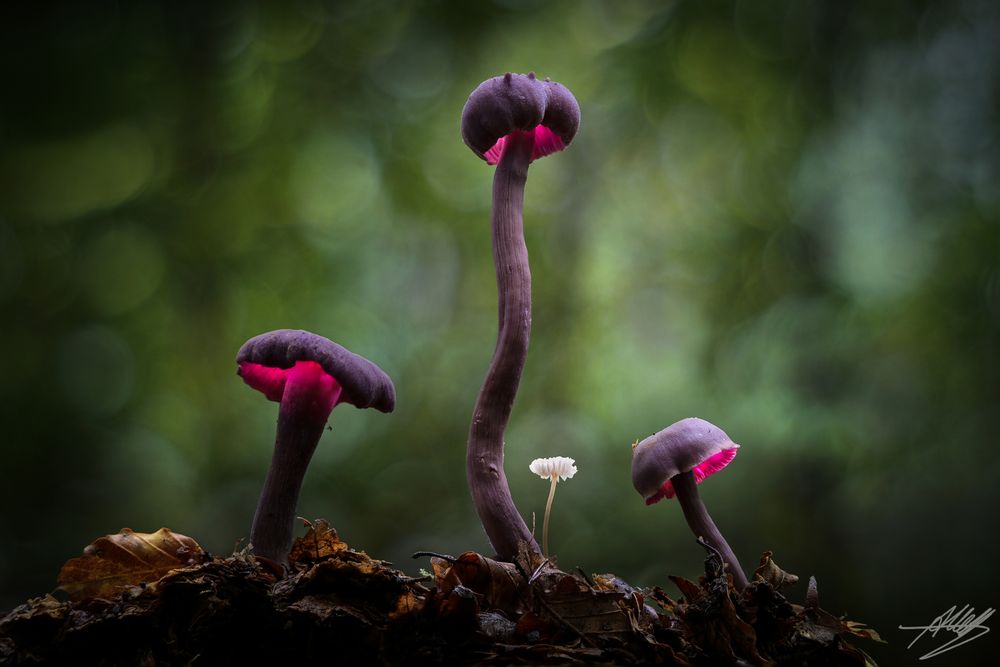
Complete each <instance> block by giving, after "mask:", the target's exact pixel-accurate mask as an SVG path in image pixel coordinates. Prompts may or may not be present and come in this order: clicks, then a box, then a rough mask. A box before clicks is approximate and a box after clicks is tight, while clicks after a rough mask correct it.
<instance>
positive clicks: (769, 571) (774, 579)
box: [753, 551, 799, 589]
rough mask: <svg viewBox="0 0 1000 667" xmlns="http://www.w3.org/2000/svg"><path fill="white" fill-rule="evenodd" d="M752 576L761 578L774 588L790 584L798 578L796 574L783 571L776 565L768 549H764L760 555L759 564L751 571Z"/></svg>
mask: <svg viewBox="0 0 1000 667" xmlns="http://www.w3.org/2000/svg"><path fill="white" fill-rule="evenodd" d="M753 578H754V579H762V580H763V581H766V582H767V583H769V584H771V585H772V586H774V587H775V588H776V589H781V588H782V587H784V586H790V585H791V584H794V583H796V582H797V581H798V580H799V577H798V575H794V574H791V573H789V572H785V571H784V570H782V569H781V568H780V567H778V564H777V563H775V562H774V560H772V558H771V552H770V551H765V552H764V554H763V555H762V556H761V557H760V565H759V566H758V567H757V569H756V570H754V571H753Z"/></svg>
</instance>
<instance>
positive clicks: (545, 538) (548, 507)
mask: <svg viewBox="0 0 1000 667" xmlns="http://www.w3.org/2000/svg"><path fill="white" fill-rule="evenodd" d="M558 483H559V477H557V476H555V475H553V476H552V486H550V487H549V501H548V502H547V503H545V521H544V522H543V523H542V552H543V553H544V554H545V557H546V558H548V557H549V515H550V514H552V499H553V498H555V497H556V484H558Z"/></svg>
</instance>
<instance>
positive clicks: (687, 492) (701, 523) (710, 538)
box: [670, 471, 747, 591]
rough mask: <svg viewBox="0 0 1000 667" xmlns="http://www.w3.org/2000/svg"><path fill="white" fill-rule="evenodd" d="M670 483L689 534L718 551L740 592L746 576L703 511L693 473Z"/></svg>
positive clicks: (676, 476) (683, 473)
mask: <svg viewBox="0 0 1000 667" xmlns="http://www.w3.org/2000/svg"><path fill="white" fill-rule="evenodd" d="M670 481H671V483H672V484H673V486H674V491H675V492H676V493H677V500H678V501H679V502H680V504H681V509H682V510H683V511H684V518H685V519H687V523H688V526H690V527H691V532H693V533H694V534H695V537H702V538H704V539H705V541H706V542H708V543H709V544H711V545H712V546H713V547H715V548H716V549H718V550H719V553H721V554H722V559H723V560H724V561H726V564H727V565H728V566H729V571H730V573H732V575H733V585H734V586H736V590H738V591H742V590H743V589H744V588H746V585H747V576H746V574H744V572H743V568H742V567H740V562H739V561H738V560H737V559H736V554H734V553H733V550H732V549H730V548H729V543H728V542H726V538H724V537H723V536H722V533H720V532H719V529H718V527H716V525H715V522H714V521H712V517H711V516H709V514H708V510H707V509H705V503H703V502H702V501H701V495H700V494H699V493H698V484H697V482H695V479H694V473H692V472H690V471H688V472H682V473H681V474H679V475H674V476H673V477H671V478H670Z"/></svg>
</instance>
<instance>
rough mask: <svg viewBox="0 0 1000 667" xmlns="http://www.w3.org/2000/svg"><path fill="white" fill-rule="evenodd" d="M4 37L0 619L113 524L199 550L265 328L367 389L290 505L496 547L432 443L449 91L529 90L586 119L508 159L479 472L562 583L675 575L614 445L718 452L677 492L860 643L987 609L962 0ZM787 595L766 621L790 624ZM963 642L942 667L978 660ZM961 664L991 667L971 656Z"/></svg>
mask: <svg viewBox="0 0 1000 667" xmlns="http://www.w3.org/2000/svg"><path fill="white" fill-rule="evenodd" d="M2 18H3V20H2V23H0V26H2V27H0V36H2V41H0V81H2V82H3V84H2V85H3V94H2V96H0V100H2V101H0V145H2V154H0V306H2V312H3V317H2V328H0V332H2V333H0V335H2V338H0V344H2V349H3V351H4V357H3V361H2V369H3V370H2V373H0V377H2V380H0V402H2V406H3V407H2V410H3V415H2V416H3V427H4V429H3V436H2V443H0V447H2V450H0V451H2V459H0V503H2V505H0V507H2V510H0V609H9V608H11V607H13V606H14V605H16V604H17V603H18V601H19V600H22V599H24V598H26V597H28V596H32V595H37V594H41V593H44V592H46V591H49V590H51V588H52V587H53V586H54V579H55V576H56V573H57V572H58V569H59V566H60V564H61V563H62V562H63V561H64V560H66V559H67V558H70V557H73V556H76V555H78V554H79V553H80V551H81V550H82V548H83V547H84V546H85V545H87V544H88V543H89V542H90V541H92V540H93V539H94V538H96V537H97V536H99V535H103V534H106V533H110V532H116V531H117V530H118V529H120V528H121V527H123V526H129V527H131V528H133V529H136V530H141V531H152V530H156V529H157V528H159V527H161V526H168V527H170V528H172V529H174V530H176V531H179V532H183V533H186V534H189V535H192V536H193V537H195V538H196V539H198V540H199V541H200V542H201V543H202V544H203V545H205V546H206V548H208V549H210V550H211V551H213V552H215V553H219V554H228V553H230V552H231V551H232V550H233V549H234V548H235V547H237V546H238V545H239V544H240V540H242V539H244V538H245V537H246V535H247V533H248V530H249V524H250V519H251V515H252V513H253V509H254V506H255V503H256V499H257V494H258V492H259V489H260V486H261V482H262V480H263V477H264V474H265V470H266V467H267V464H268V462H269V460H270V456H271V449H272V444H273V428H274V422H275V418H276V413H277V407H276V405H275V404H273V403H269V402H267V401H266V400H265V399H264V397H263V396H261V395H260V394H258V393H257V392H254V391H252V390H251V389H249V388H248V387H246V386H244V385H243V383H242V382H241V381H240V380H239V378H238V377H237V376H236V375H235V363H234V357H235V354H236V350H237V349H238V348H239V346H240V344H242V342H243V341H244V340H246V339H247V338H249V337H250V336H253V335H255V334H258V333H261V332H264V331H267V330H270V329H275V328H283V327H295V328H305V329H309V330H311V331H315V332H317V333H320V334H323V335H325V336H327V337H329V338H331V339H333V340H335V341H337V342H339V343H341V344H343V345H344V346H346V347H348V348H349V349H351V350H353V351H355V352H357V353H359V354H362V355H364V356H366V357H368V358H370V359H372V360H373V361H375V362H376V363H378V364H379V365H380V366H381V367H382V368H384V369H385V370H386V371H387V372H388V373H389V374H390V376H391V377H392V378H393V379H394V381H395V383H396V388H397V393H398V406H397V409H396V411H395V412H394V413H393V414H391V415H383V414H380V413H377V412H374V411H359V410H355V409H353V408H351V407H350V406H342V407H340V408H338V409H337V410H336V411H335V412H334V413H333V416H332V420H331V425H332V432H330V433H327V434H325V435H324V438H323V442H321V444H320V447H319V449H318V450H317V453H316V457H315V460H314V462H313V464H312V467H311V469H310V471H309V475H308V476H307V478H306V482H305V487H304V490H303V496H302V499H301V503H300V507H299V513H300V514H302V515H303V516H307V517H327V518H329V519H330V521H331V522H332V523H333V524H334V525H335V526H336V527H337V528H338V530H339V531H340V532H341V534H342V535H343V536H344V538H345V539H346V540H347V541H348V542H349V543H350V544H352V545H353V546H356V547H358V548H363V549H365V550H367V551H368V552H369V553H371V554H373V555H375V556H377V557H381V558H384V559H387V560H391V561H394V562H395V563H396V564H397V565H399V566H400V567H401V568H403V569H404V570H406V571H408V572H412V573H415V572H416V571H417V570H418V569H419V568H420V567H421V566H426V565H427V563H426V561H414V560H411V559H410V557H409V556H410V554H411V553H412V552H413V551H416V550H421V549H428V550H434V551H439V552H451V553H455V552H461V551H464V550H467V549H475V550H480V551H484V552H488V551H489V545H488V543H487V541H486V539H485V535H484V534H483V532H482V530H481V528H480V527H479V525H478V521H477V518H476V515H475V512H474V510H473V507H472V504H471V502H470V499H469V496H468V491H467V489H466V482H465V472H464V459H465V453H464V450H465V438H466V433H467V429H468V421H469V418H470V413H471V409H472V404H473V401H474V399H475V396H476V393H477V391H478V389H479V385H480V382H481V381H482V377H483V374H484V372H485V369H486V366H487V364H488V361H489V357H490V354H491V352H492V349H493V342H494V338H495V335H496V305H495V299H496V293H495V285H494V277H493V267H492V261H491V255H490V246H489V243H490V234H489V228H488V225H489V208H490V189H491V181H492V171H493V170H492V169H491V168H489V167H487V166H486V165H485V163H483V162H481V161H480V160H479V159H477V158H476V157H475V156H474V155H473V154H472V153H471V152H470V151H469V150H468V149H467V148H466V147H465V146H464V145H463V143H462V140H461V138H460V135H459V115H460V112H461V109H462V105H463V104H464V102H465V100H466V98H467V96H468V94H469V93H470V92H471V91H472V89H473V88H474V87H475V86H476V85H477V84H478V83H479V82H480V81H482V80H484V79H486V78H488V77H491V76H494V75H497V74H502V73H503V72H505V71H517V72H527V71H530V70H534V71H536V72H538V74H539V75H540V76H549V77H552V78H553V79H555V80H557V81H560V82H562V83H563V84H565V85H566V86H567V87H569V88H570V89H571V90H572V91H573V92H574V93H575V94H576V97H577V99H578V100H579V102H580V107H581V109H582V117H583V121H582V125H581V129H580V133H579V134H578V136H577V139H576V141H575V142H574V143H573V144H572V145H571V146H570V147H569V149H568V150H566V151H565V152H563V153H560V154H557V155H554V156H551V157H549V158H547V159H545V160H543V161H540V162H538V163H536V164H535V165H533V166H532V168H531V170H530V173H529V181H528V191H527V197H526V202H525V227H526V233H527V242H528V247H529V251H530V254H531V269H532V274H533V276H534V330H533V332H532V333H533V337H532V340H531V350H530V353H529V357H528V364H527V367H526V370H525V374H524V379H523V383H522V387H521V391H520V394H519V396H518V400H517V403H516V404H515V408H514V414H513V419H512V422H511V425H510V428H509V430H508V434H507V440H508V447H507V474H508V477H509V479H510V484H511V487H512V491H513V495H514V498H515V500H516V501H517V503H518V506H519V508H520V510H521V511H522V513H524V514H525V515H526V517H527V519H528V522H529V525H530V522H531V513H532V512H537V513H538V520H539V524H540V522H541V511H542V509H543V507H544V501H545V496H546V493H547V490H548V488H547V484H546V483H545V482H543V481H541V480H539V479H538V478H537V477H535V476H534V475H532V474H531V473H530V472H529V471H528V463H529V462H530V461H531V460H532V459H533V458H535V457H540V456H554V455H563V456H571V457H573V458H575V459H576V461H577V464H578V466H579V473H578V474H577V476H576V477H575V478H573V479H572V480H570V481H568V482H565V483H563V484H561V485H560V488H559V492H558V493H557V497H556V502H555V512H554V516H553V519H552V545H553V549H554V551H556V553H557V554H558V556H559V559H560V564H561V565H562V566H563V567H566V568H570V567H573V566H576V565H580V566H582V567H583V568H584V569H585V570H587V571H592V572H593V571H599V572H603V571H613V572H615V573H617V574H619V575H621V576H623V577H625V578H627V579H628V580H630V581H632V582H633V583H636V584H641V585H653V584H661V585H665V586H666V587H667V588H668V589H669V591H670V592H672V593H675V592H676V591H674V589H673V588H672V586H670V585H669V582H668V581H667V578H666V577H667V574H668V573H674V574H681V575H685V576H688V577H692V578H693V577H695V576H697V574H698V573H699V571H700V568H701V561H702V558H703V554H702V552H701V550H700V549H699V548H698V547H697V546H696V545H695V544H694V543H693V541H692V537H691V535H690V534H689V533H688V531H687V528H686V526H685V524H684V523H683V519H682V517H681V512H680V508H679V507H678V506H677V505H676V504H675V503H669V502H666V503H661V504H660V505H657V506H655V507H652V508H647V507H645V506H643V503H642V501H641V499H640V498H639V496H638V495H637V494H636V493H635V492H634V490H633V489H632V487H631V484H630V481H629V466H630V444H631V443H632V442H633V441H634V440H636V439H638V438H642V437H645V436H646V435H648V434H650V433H652V432H654V431H657V430H659V429H661V428H663V427H664V426H666V425H668V424H670V423H672V422H673V421H675V420H677V419H680V418H682V417H686V416H689V415H698V416H701V417H704V418H706V419H709V420H711V421H713V422H715V423H717V424H719V425H720V426H722V427H723V428H724V429H726V430H727V432H728V433H729V434H730V435H731V436H732V437H733V439H734V440H736V441H737V442H740V443H741V444H742V445H743V449H742V450H741V454H740V456H739V457H737V459H736V460H735V462H734V463H733V465H731V466H730V467H729V468H728V469H727V470H726V471H725V472H724V474H721V475H719V476H716V477H713V478H712V479H710V480H709V481H708V482H707V483H706V484H705V485H704V486H703V487H702V492H703V497H704V498H705V501H706V503H707V505H708V507H709V508H710V509H711V511H712V512H713V514H714V516H715V519H716V521H717V522H718V524H719V525H720V527H721V528H722V530H723V532H724V533H725V534H726V535H727V537H728V538H729V540H730V542H731V544H732V545H733V547H734V548H735V550H736V552H737V553H738V554H739V555H740V557H741V559H742V560H743V563H744V565H745V566H746V568H747V569H752V568H753V566H754V565H755V562H756V559H757V556H758V555H759V554H760V552H762V551H763V550H765V549H772V550H774V551H775V558H776V560H777V562H778V563H779V564H781V565H782V566H784V567H785V568H786V569H788V570H790V571H792V572H796V573H798V574H800V575H803V579H804V578H805V576H807V575H810V574H815V575H816V576H817V577H818V580H819V591H820V598H821V602H822V604H823V606H824V607H826V608H827V609H829V610H831V611H833V612H835V613H847V614H849V616H850V617H851V618H853V619H856V620H861V621H865V622H868V623H871V624H873V625H874V626H875V627H876V628H877V629H878V630H879V631H880V632H882V634H883V636H885V637H886V638H887V639H889V640H890V642H891V643H890V645H889V646H887V647H880V646H875V645H871V644H867V645H865V646H864V648H866V649H868V650H870V651H871V653H873V655H875V656H877V657H879V658H882V659H884V660H888V661H890V663H891V664H900V663H909V661H914V662H915V661H916V659H917V657H918V656H919V655H920V654H921V653H922V652H921V651H919V650H918V649H919V648H921V647H925V648H924V650H930V649H931V648H933V647H934V646H936V645H937V644H940V643H943V640H940V639H939V640H937V641H936V642H935V641H932V640H922V643H921V644H919V645H918V646H916V647H914V649H912V650H911V651H906V649H905V645H906V644H907V643H908V642H909V641H910V639H911V638H912V636H911V634H910V633H904V632H902V631H899V630H897V629H895V628H896V626H897V625H900V624H905V625H917V624H925V623H928V622H930V621H931V620H932V619H933V617H934V616H936V615H937V614H939V613H941V612H942V611H944V609H945V608H947V607H948V606H950V605H952V604H959V605H961V604H965V603H969V604H973V605H975V606H976V607H977V608H980V609H982V608H985V607H987V606H998V605H1000V579H998V576H997V563H998V561H1000V537H997V535H996V534H995V530H996V521H997V504H998V500H1000V484H998V480H1000V458H998V457H997V455H996V453H995V452H996V451H997V447H998V445H1000V441H998V440H1000V439H998V422H1000V418H998V405H997V404H998V397H1000V373H998V371H1000V368H998V366H1000V356H998V350H1000V151H998V143H1000V141H998V138H1000V135H998V130H1000V118H998V108H1000V104H998V102H1000V85H998V81H1000V77H998V72H1000V6H998V5H996V4H995V3H992V2H989V1H987V0H983V1H973V0H967V1H964V2H947V3H945V2H942V3H931V2H901V1H898V2H883V3H862V2H825V3H824V2H815V1H809V0H787V1H785V2H780V1H763V0H744V1H742V2H673V3H669V2H652V1H650V2H606V3H601V2H565V1H562V2H560V1H548V2H530V1H527V0H497V1H495V2H491V3H488V2H474V3H447V2H429V1H428V2H416V1H414V2H373V1H372V0H365V1H361V0H359V1H358V2H337V3H333V2H330V3H321V2H294V3H286V4H284V5H282V6H281V7H280V8H276V7H272V6H268V7H264V6H255V5H252V4H231V3H190V4H188V3H163V4H162V5H156V4H150V3H126V2H122V3H116V2H103V3H102V2H93V3H80V4H66V5H63V6H58V7H56V6H49V7H45V8H42V7H36V8H35V9H33V10H31V14H26V13H24V10H23V8H22V9H21V10H11V9H10V8H9V7H8V8H7V9H5V10H3V17H2ZM804 589H805V587H804V582H803V583H800V584H799V585H798V587H797V589H794V590H793V591H792V592H791V593H790V595H791V597H792V598H793V599H796V598H798V599H801V596H802V595H804ZM995 654H996V639H995V635H989V636H987V637H985V638H984V639H981V640H978V641H977V642H975V643H972V644H969V645H967V646H965V647H962V648H960V649H957V650H956V651H955V652H952V653H950V654H946V655H944V656H942V657H941V658H939V659H938V662H937V663H935V664H948V660H950V659H955V660H959V662H957V663H955V664H973V663H972V662H967V661H969V660H973V659H974V658H976V657H977V656H987V655H989V656H995ZM984 659H985V658H984Z"/></svg>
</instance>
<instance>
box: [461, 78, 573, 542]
mask: <svg viewBox="0 0 1000 667" xmlns="http://www.w3.org/2000/svg"><path fill="white" fill-rule="evenodd" d="M579 126H580V107H579V105H578V104H577V102H576V99H575V98H574V97H573V94H572V93H571V92H569V90H567V89H566V88H565V87H563V86H561V85H560V84H558V83H555V82H554V81H549V80H545V81H539V80H538V79H536V78H535V75H534V73H531V74H527V75H523V74H510V73H508V74H505V75H503V76H498V77H495V78H492V79H489V80H487V81H484V82H483V83H481V84H480V85H479V87H477V88H476V89H475V90H474V91H473V92H472V94H471V95H470V96H469V100H468V102H466V103H465V108H464V109H463V110H462V139H464V140H465V143H466V145H468V146H469V148H471V149H472V151H473V152H474V153H475V154H476V155H478V156H479V157H480V158H482V159H484V160H486V162H487V163H488V164H495V165H497V167H496V173H495V174H494V176H493V215H492V227H493V261H494V264H495V265H496V272H497V293H498V294H497V296H498V302H499V331H498V334H497V343H496V348H495V349H494V352H493V360H492V361H491V363H490V368H489V370H488V371H487V373H486V378H485V380H484V381H483V386H482V389H481V390H480V391H479V397H478V398H477V400H476V406H475V409H474V411H473V415H472V425H471V427H470V429H469V443H468V455H467V459H466V474H467V477H468V480H469V488H470V490H471V492H472V499H473V502H474V503H475V505H476V511H477V512H478V513H479V519H480V521H481V522H482V524H483V527H484V528H485V529H486V535H487V537H489V540H490V543H491V544H492V545H493V548H494V549H495V550H496V552H497V556H498V557H499V558H500V559H502V560H511V559H512V558H513V557H514V555H515V554H516V553H517V545H518V543H519V542H522V541H523V542H526V543H527V544H528V545H529V547H530V548H531V549H533V550H535V551H536V552H537V551H538V544H537V543H536V542H535V539H534V538H533V537H532V535H531V531H529V530H528V527H527V525H525V523H524V519H523V518H522V517H521V515H520V514H519V513H518V511H517V508H516V507H515V506H514V501H513V499H512V498H511V495H510V488H509V487H508V485H507V477H506V475H505V474H504V469H503V447H504V441H503V435H504V430H505V429H506V427H507V422H508V420H509V419H510V413H511V409H512V407H513V404H514V397H515V395H516V394H517V386H518V384H519V383H520V381H521V371H522V369H523V368H524V361H525V357H526V356H527V353H528V337H529V335H530V333H531V272H530V270H529V268H528V248H527V246H525V243H524V227H523V222H522V209H523V208H524V184H525V181H526V180H527V176H528V165H529V164H530V163H531V161H532V160H535V159H537V158H540V157H543V156H545V155H548V154H549V153H552V152H555V151H560V150H562V149H563V148H565V147H566V146H567V145H569V143H570V142H571V141H572V140H573V137H574V136H575V135H576V131H577V128H578V127H579Z"/></svg>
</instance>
